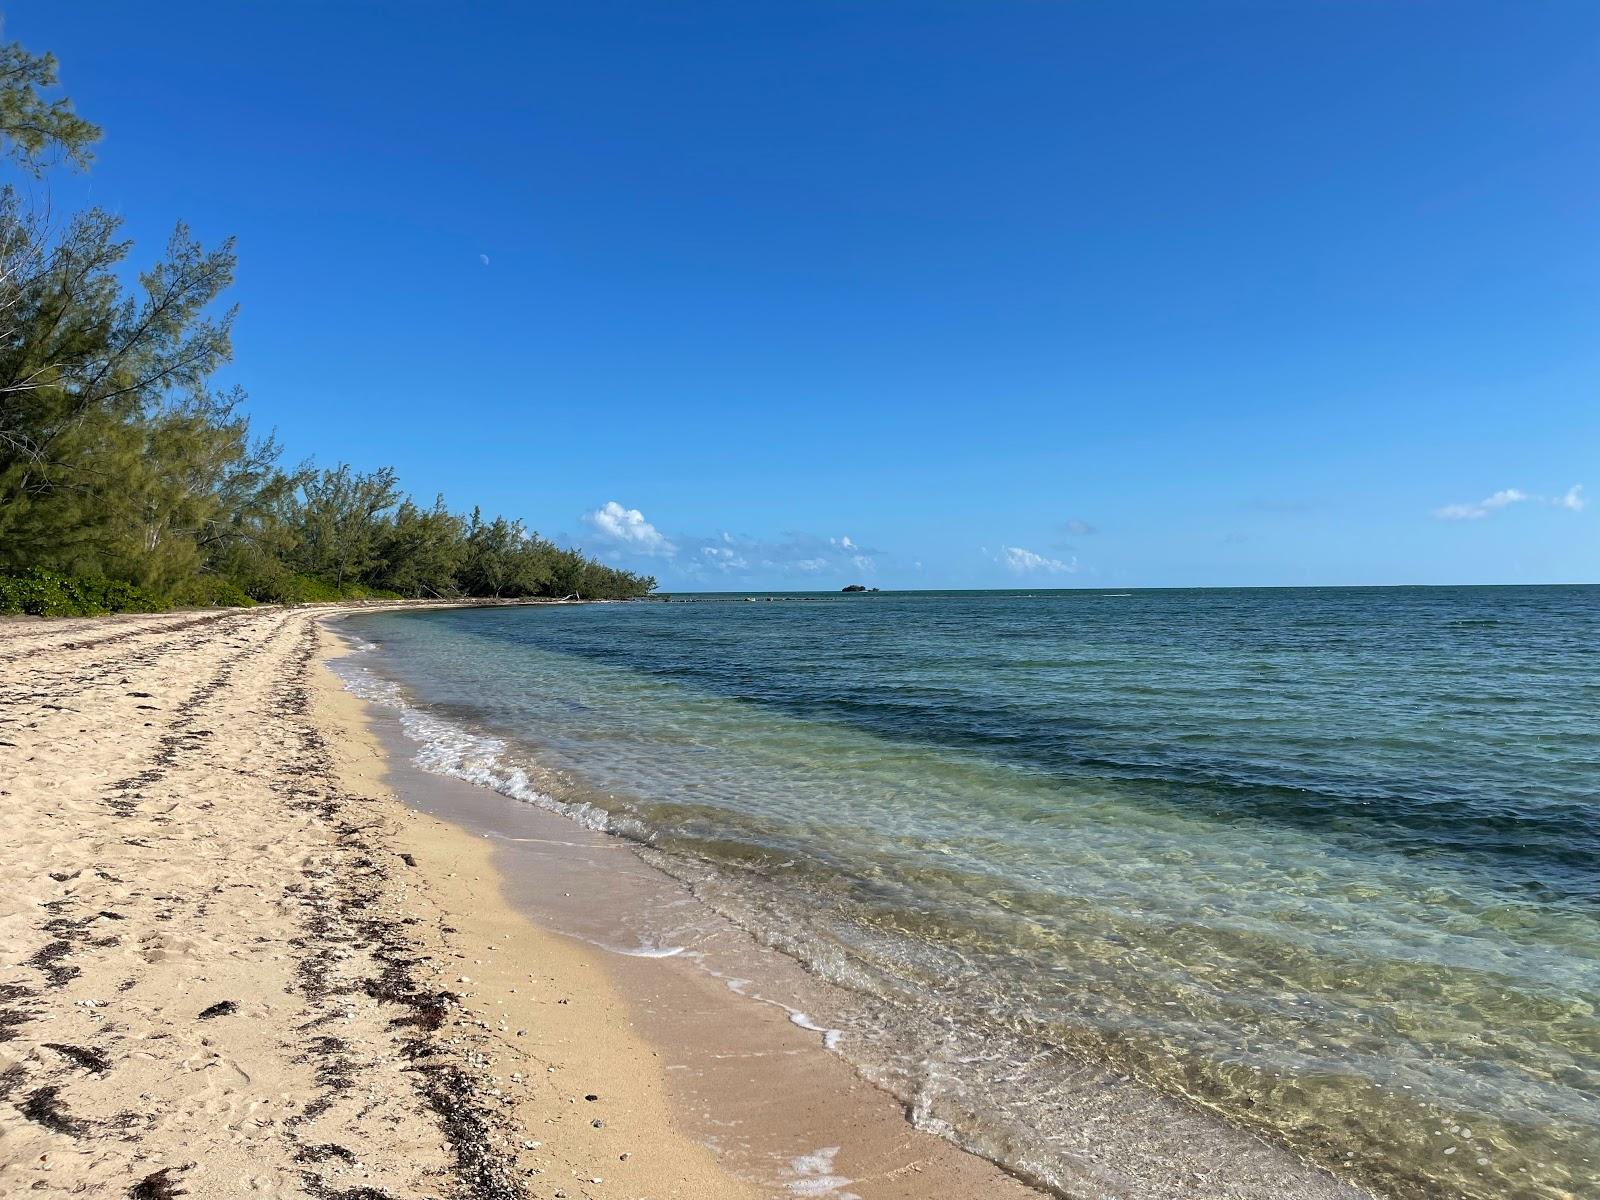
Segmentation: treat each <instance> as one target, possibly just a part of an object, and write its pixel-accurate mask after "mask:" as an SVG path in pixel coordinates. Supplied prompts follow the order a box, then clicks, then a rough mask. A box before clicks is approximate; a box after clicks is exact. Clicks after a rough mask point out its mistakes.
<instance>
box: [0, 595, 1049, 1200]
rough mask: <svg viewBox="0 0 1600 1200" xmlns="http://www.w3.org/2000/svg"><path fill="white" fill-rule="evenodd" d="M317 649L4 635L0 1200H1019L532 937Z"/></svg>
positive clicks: (815, 1081)
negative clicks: (402, 781)
mask: <svg viewBox="0 0 1600 1200" xmlns="http://www.w3.org/2000/svg"><path fill="white" fill-rule="evenodd" d="M328 615H329V614H328V612H327V610H317V609H299V610H285V609H277V608H271V609H257V610H245V611H224V612H215V613H177V614H163V615H153V616H126V617H117V618H106V619H98V620H74V621H55V622H32V621H14V622H7V623H5V624H3V625H0V693H3V702H0V752H3V753H0V800H3V803H4V804H5V806H6V830H7V836H6V838H5V839H4V842H3V843H0V876H3V877H4V878H5V879H6V881H7V886H6V888H5V891H4V894H3V897H0V1193H3V1194H5V1195H8V1196H9V1195H23V1194H29V1195H32V1194H43V1195H57V1194H59V1195H68V1194H70V1195H82V1196H107V1197H110V1196H119V1197H120V1196H131V1197H139V1198H143V1200H148V1198H158V1197H163V1196H177V1195H190V1196H218V1197H222V1196H239V1195H266V1196H301V1195H309V1196H319V1197H345V1198H348V1200H373V1198H376V1197H385V1196H387V1197H413V1196H415V1197H424V1196H427V1197H433V1196H441V1197H442V1196H466V1197H520V1196H528V1197H546V1196H548V1197H573V1198H577V1197H594V1198H600V1197H617V1196H622V1197H657V1198H666V1197H708V1198H715V1197H750V1196H761V1195H781V1194H789V1195H812V1196H822V1195H837V1196H850V1195H854V1196H859V1197H862V1198H863V1200H872V1198H877V1197H881V1198H885V1200H889V1198H897V1197H906V1198H908V1200H909V1198H911V1197H922V1196H966V1195H980V1194H981V1195H985V1196H1002V1197H1003V1196H1006V1195H1012V1196H1017V1197H1022V1196H1027V1195H1033V1194H1036V1193H1033V1192H1032V1191H1031V1190H1030V1189H1028V1188H1026V1187H1024V1186H1023V1185H1022V1184H1020V1183H1018V1182H1017V1181H1016V1180H1014V1179H1012V1178H1011V1177H1009V1176H1007V1175H1005V1174H1003V1173H1001V1172H1000V1171H999V1170H998V1169H997V1168H995V1167H993V1166H992V1165H991V1164H989V1163H986V1162H984V1161H983V1160H981V1159H977V1158H974V1157H972V1156H969V1155H966V1154H964V1153H962V1152H960V1151H959V1150H956V1149H955V1148H954V1147H953V1146H951V1145H950V1144H948V1143H946V1142H944V1141H941V1140H939V1139H937V1138H935V1137H932V1136H929V1135H926V1134H922V1133H919V1132H917V1131H915V1130H914V1129H912V1127H911V1126H910V1125H909V1124H907V1123H906V1122H905V1121H904V1120H903V1119H902V1117H901V1114H900V1111H899V1108H898V1107H897V1106H896V1105H895V1103H894V1102H893V1101H892V1100H891V1099H890V1098H889V1097H888V1096H887V1095H886V1094H883V1093H881V1092H878V1091H877V1090H876V1089H873V1088H871V1087H868V1086H867V1085H865V1084H862V1083H861V1082H860V1081H859V1080H857V1079H856V1078H855V1077H854V1076H853V1075H852V1074H851V1073H850V1071H849V1070H848V1068H847V1067H846V1066H845V1065H844V1064H843V1063H842V1061H841V1060H839V1059H838V1058H837V1057H836V1056H833V1055H829V1054H827V1053H826V1052H825V1051H823V1050H822V1049H821V1048H820V1046H818V1045H817V1039H816V1038H815V1036H814V1035H812V1034H810V1033H808V1032H807V1031H805V1030H802V1029H799V1028H797V1027H796V1026H795V1025H794V1023H793V1022H791V1021H790V1020H788V1019H786V1017H785V1015H784V1014H783V1013H781V1012H777V1011H775V1010H770V1009H768V1010H766V1011H763V1006H760V1005H755V1004H749V1003H747V1002H744V1001H741V1000H740V999H739V998H737V997H734V996H733V995H732V994H731V993H728V992H727V991H726V989H721V988H716V987H707V988H703V989H702V991H701V993H700V994H699V995H698V997H696V996H694V995H689V994H686V993H685V992H684V991H683V988H684V987H685V986H686V985H684V984H683V983H682V982H681V980H680V981H679V982H678V983H673V982H671V981H670V980H666V979H664V977H662V976H660V975H659V974H650V973H649V971H650V968H649V967H648V965H647V964H641V963H640V962H639V960H619V962H618V963H607V962H606V961H604V960H605V957H606V956H604V955H602V954H600V953H598V952H596V951H595V950H593V949H592V948H590V947H587V946H584V945H583V944H581V943H580V942H578V941H576V940H573V939H569V938H565V937H561V936H557V935H554V934H550V933H547V932H545V931H543V930H542V929H540V928H539V927H538V926H537V925H536V924H535V923H533V922H532V921H530V920H529V919H528V917H527V915H526V913H525V911H524V909H523V907H522V906H519V905H517V904H515V903H513V898H512V897H509V896H508V892H507V888H506V887H505V883H506V881H505V880H503V879H502V878H501V876H500V875H499V874H497V865H499V864H497V862H496V860H495V851H494V843H493V841H492V840H490V839H488V838H486V837H485V836H483V835H484V833H485V832H486V831H485V830H484V829H482V828H480V829H477V830H471V831H469V830H468V829H466V828H463V827H462V825H460V824H458V823H456V822H454V821H445V820H441V819H439V818H438V817H437V816H434V815H430V814H428V813H421V812H418V811H415V810H414V809H410V808H407V807H406V806H404V805H403V804H401V803H400V801H399V800H398V799H396V797H395V796H394V794H393V793H392V792H391V791H390V790H389V789H388V788H387V786H386V777H387V775H388V773H389V770H390V767H391V764H390V762H389V760H388V759H387V758H386V755H385V752H384V748H383V746H382V745H381V743H380V742H379V741H378V740H377V739H376V738H375V736H374V735H373V733H372V731H371V730H370V729H369V727H368V717H369V714H367V713H366V712H365V711H364V706H363V705H362V704H361V702H359V701H357V700H355V699H354V698H353V697H351V696H349V695H348V694H347V693H345V692H344V691H343V690H342V689H341V688H340V687H339V685H338V683H337V681H336V680H335V679H334V677H333V675H332V674H330V673H329V671H328V670H327V669H326V668H325V665H324V659H325V658H326V657H328V656H330V655H337V654H338V653H340V645H339V642H338V640H337V638H335V637H334V636H333V635H332V634H331V633H330V632H329V631H328V630H327V628H325V625H326V618H327V616H328ZM497 799H498V798H497ZM641 971H644V972H646V974H643V975H641V974H640V972H641ZM674 988H677V989H678V991H677V992H674V991H673V989H674ZM664 1006H665V1007H667V1008H670V1009H671V1010H672V1012H671V1014H670V1015H663V1013H664ZM652 1014H653V1015H652ZM647 1033H648V1034H650V1035H651V1036H647V1035H646V1034H647ZM665 1039H670V1044H664V1040H665ZM718 1064H720V1065H718ZM711 1129H720V1130H721V1134H722V1136H720V1137H718V1136H712V1135H710V1134H709V1133H708V1130H711ZM841 1130H842V1131H843V1133H844V1135H846V1137H847V1139H848V1145H847V1146H845V1147H844V1149H843V1151H842V1152H841V1148H840V1144H839V1142H840V1140H841V1139H840V1138H839V1137H838V1134H839V1131H841ZM829 1137H834V1138H835V1140H833V1141H831V1142H830V1141H828V1140H826V1139H828V1138H829ZM764 1163H765V1164H768V1166H769V1169H757V1168H759V1167H760V1164H764Z"/></svg>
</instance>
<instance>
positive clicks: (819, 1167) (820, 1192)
mask: <svg viewBox="0 0 1600 1200" xmlns="http://www.w3.org/2000/svg"><path fill="white" fill-rule="evenodd" d="M839 1149H840V1148H839V1147H838V1146H823V1147H821V1148H820V1149H817V1150H813V1151H812V1152H811V1153H810V1154H801V1155H798V1156H796V1157H794V1158H791V1159H790V1160H789V1173H790V1176H791V1177H790V1178H789V1179H786V1180H784V1184H783V1190H784V1191H786V1192H788V1193H789V1194H790V1195H791V1196H835V1197H837V1198H838V1200H861V1197H860V1196H858V1195H856V1193H854V1192H847V1191H844V1190H843V1189H845V1188H847V1187H849V1186H850V1185H851V1184H852V1183H854V1182H855V1181H854V1180H853V1179H849V1178H847V1177H846V1176H844V1175H839V1174H837V1173H835V1171H834V1165H833V1164H834V1160H835V1159H837V1158H838V1157H839Z"/></svg>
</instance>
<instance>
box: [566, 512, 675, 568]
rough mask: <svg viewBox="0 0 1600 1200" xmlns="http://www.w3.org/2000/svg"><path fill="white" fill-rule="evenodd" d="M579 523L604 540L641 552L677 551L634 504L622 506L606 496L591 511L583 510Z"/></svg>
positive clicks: (671, 552)
mask: <svg viewBox="0 0 1600 1200" xmlns="http://www.w3.org/2000/svg"><path fill="white" fill-rule="evenodd" d="M583 523H584V524H585V525H587V526H588V527H589V528H590V529H592V530H594V532H595V533H597V534H599V535H600V536H601V537H603V538H605V539H606V540H607V541H611V542H616V543H617V544H618V545H621V546H626V547H628V548H630V549H632V550H636V551H638V552H639V553H641V554H665V555H670V554H676V553H677V549H678V548H677V547H676V546H674V545H673V544H672V543H671V542H670V541H668V540H667V538H666V535H664V534H663V533H662V532H661V531H660V530H659V529H657V528H656V527H655V526H654V525H652V524H650V522H649V521H646V520H645V519H644V514H643V513H642V512H640V511H639V510H638V509H637V508H623V507H622V505H620V504H618V503H617V502H616V501H615V500H607V501H606V502H605V503H604V504H602V505H601V506H600V507H599V508H597V509H595V510H594V511H593V512H587V513H584V514H583Z"/></svg>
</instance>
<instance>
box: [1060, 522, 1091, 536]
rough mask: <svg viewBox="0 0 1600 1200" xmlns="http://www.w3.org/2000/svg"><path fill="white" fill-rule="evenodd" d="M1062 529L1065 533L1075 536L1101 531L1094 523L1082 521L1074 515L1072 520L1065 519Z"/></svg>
mask: <svg viewBox="0 0 1600 1200" xmlns="http://www.w3.org/2000/svg"><path fill="white" fill-rule="evenodd" d="M1061 531H1062V532H1063V533H1070V534H1071V535H1072V536H1073V537H1088V536H1089V535H1090V534H1091V533H1098V532H1100V531H1099V530H1098V529H1096V528H1095V527H1094V526H1093V525H1091V524H1089V522H1087V521H1081V520H1079V519H1078V518H1077V517H1074V518H1073V519H1072V520H1070V521H1063V522H1062V523H1061Z"/></svg>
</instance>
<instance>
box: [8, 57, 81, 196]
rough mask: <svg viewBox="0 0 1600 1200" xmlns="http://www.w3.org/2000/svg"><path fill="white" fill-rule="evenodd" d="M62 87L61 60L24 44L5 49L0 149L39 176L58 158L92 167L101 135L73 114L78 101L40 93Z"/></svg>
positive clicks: (77, 164) (28, 170) (26, 169)
mask: <svg viewBox="0 0 1600 1200" xmlns="http://www.w3.org/2000/svg"><path fill="white" fill-rule="evenodd" d="M55 85H56V56H55V55H53V54H40V55H33V54H29V53H28V52H27V51H26V50H24V49H23V48H22V44H21V43H20V42H10V43H8V44H6V45H0V145H3V146H4V148H5V149H4V152H5V154H6V155H7V156H8V157H9V158H11V160H12V161H13V162H16V163H17V164H18V165H20V166H21V167H22V168H23V169H24V170H25V171H27V172H29V173H30V174H32V175H39V174H41V173H42V172H43V170H44V168H45V167H46V166H48V165H49V163H50V161H51V160H52V159H59V158H66V159H68V160H69V161H70V162H72V163H73V164H74V165H75V166H77V167H80V168H82V167H87V166H88V165H89V154H90V152H89V147H90V146H91V145H92V144H93V143H94V142H97V141H99V140H100V130H99V129H97V128H96V127H95V126H93V125H91V124H89V122H87V121H85V120H84V119H83V118H82V117H80V116H78V115H77V114H76V113H74V112H73V111H72V102H71V101H69V100H66V99H64V98H62V99H56V100H46V99H45V98H44V97H43V96H41V95H40V94H39V93H40V92H41V91H42V90H45V89H48V88H53V87H55Z"/></svg>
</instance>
